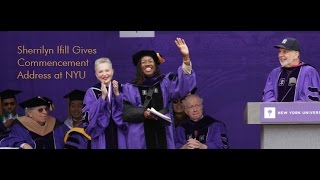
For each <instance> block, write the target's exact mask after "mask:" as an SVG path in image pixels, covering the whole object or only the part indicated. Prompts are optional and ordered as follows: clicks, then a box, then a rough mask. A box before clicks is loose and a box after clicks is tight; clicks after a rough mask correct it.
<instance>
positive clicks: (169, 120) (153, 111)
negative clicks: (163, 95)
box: [147, 107, 171, 123]
mask: <svg viewBox="0 0 320 180" xmlns="http://www.w3.org/2000/svg"><path fill="white" fill-rule="evenodd" d="M147 111H149V112H150V113H151V114H152V115H155V117H156V118H161V119H163V120H165V121H166V122H169V123H171V118H170V117H168V116H166V115H164V114H162V113H160V112H159V111H157V110H155V109H154V108H153V107H151V108H148V109H147Z"/></svg>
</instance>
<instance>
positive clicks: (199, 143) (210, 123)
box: [176, 94, 229, 149]
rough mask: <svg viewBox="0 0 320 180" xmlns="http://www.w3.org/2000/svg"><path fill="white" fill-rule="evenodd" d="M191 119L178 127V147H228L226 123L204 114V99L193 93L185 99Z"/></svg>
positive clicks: (185, 107)
mask: <svg viewBox="0 0 320 180" xmlns="http://www.w3.org/2000/svg"><path fill="white" fill-rule="evenodd" d="M183 106H184V109H185V112H186V114H187V115H188V117H189V119H188V120H187V121H185V122H183V123H182V124H181V125H179V126H177V128H176V148H179V149H228V148H229V147H228V138H227V129H226V127H225V124H224V123H223V122H221V121H218V120H216V119H214V118H212V117H210V116H208V115H204V114H203V100H202V98H200V97H199V96H198V95H195V94H192V95H189V96H187V97H186V98H185V99H184V100H183Z"/></svg>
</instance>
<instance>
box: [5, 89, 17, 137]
mask: <svg viewBox="0 0 320 180" xmlns="http://www.w3.org/2000/svg"><path fill="white" fill-rule="evenodd" d="M19 93H21V91H18V90H11V89H7V90H4V91H2V92H0V98H1V107H0V135H2V134H4V133H5V132H7V131H9V130H10V127H11V126H12V123H13V121H14V119H17V118H18V116H19V115H18V113H17V112H16V108H17V99H16V95H17V94H19Z"/></svg>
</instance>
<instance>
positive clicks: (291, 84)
mask: <svg viewBox="0 0 320 180" xmlns="http://www.w3.org/2000/svg"><path fill="white" fill-rule="evenodd" d="M296 84H297V78H295V77H291V78H289V83H288V86H290V89H289V90H288V91H287V93H286V94H285V95H284V96H283V98H282V99H281V101H280V102H282V101H283V100H284V99H285V98H286V97H287V95H288V94H289V92H290V91H291V89H292V88H293V87H294V86H295V85H296Z"/></svg>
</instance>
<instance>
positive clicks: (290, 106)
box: [260, 103, 320, 124]
mask: <svg viewBox="0 0 320 180" xmlns="http://www.w3.org/2000/svg"><path fill="white" fill-rule="evenodd" d="M260 112H261V113H260V114H261V118H260V119H261V122H262V123H285V124H286V123H290V124H291V123H292V124H294V123H301V122H310V123H313V122H320V103H263V104H261V111H260Z"/></svg>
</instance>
